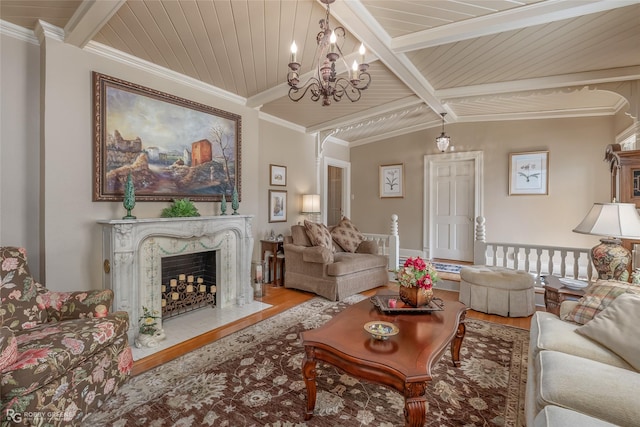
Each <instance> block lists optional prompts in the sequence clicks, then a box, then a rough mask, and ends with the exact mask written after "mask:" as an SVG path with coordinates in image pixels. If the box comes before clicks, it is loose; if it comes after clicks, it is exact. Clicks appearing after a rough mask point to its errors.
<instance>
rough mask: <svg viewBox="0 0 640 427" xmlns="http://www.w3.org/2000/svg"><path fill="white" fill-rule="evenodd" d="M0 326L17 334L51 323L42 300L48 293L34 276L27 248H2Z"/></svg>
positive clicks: (0, 251) (0, 262)
mask: <svg viewBox="0 0 640 427" xmlns="http://www.w3.org/2000/svg"><path fill="white" fill-rule="evenodd" d="M0 281H1V282H2V286H0V301H2V306H1V307H0V320H1V323H0V326H8V327H10V328H11V329H13V330H14V331H19V330H23V329H29V328H33V327H35V326H37V325H39V324H41V323H44V322H46V321H47V320H48V318H47V316H48V314H47V310H46V309H45V307H44V305H42V303H39V301H38V297H39V296H40V295H41V294H43V293H45V292H47V289H46V288H45V287H44V286H43V285H41V284H40V283H38V282H36V281H35V280H34V279H33V277H32V276H31V272H30V271H29V267H28V265H27V251H26V250H25V249H24V248H17V247H11V246H5V247H2V248H0Z"/></svg>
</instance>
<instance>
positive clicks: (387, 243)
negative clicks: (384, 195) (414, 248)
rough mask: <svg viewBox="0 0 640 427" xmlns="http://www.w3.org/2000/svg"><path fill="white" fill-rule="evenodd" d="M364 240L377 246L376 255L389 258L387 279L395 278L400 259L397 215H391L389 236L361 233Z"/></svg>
mask: <svg viewBox="0 0 640 427" xmlns="http://www.w3.org/2000/svg"><path fill="white" fill-rule="evenodd" d="M362 234H363V235H364V238H365V240H372V241H374V242H376V244H377V245H378V253H379V254H382V255H387V256H388V258H389V261H388V269H389V279H393V278H394V277H395V273H394V272H395V271H396V270H397V269H398V262H399V257H400V236H399V235H398V215H396V214H393V215H391V230H390V234H374V233H362Z"/></svg>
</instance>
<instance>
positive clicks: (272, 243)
mask: <svg viewBox="0 0 640 427" xmlns="http://www.w3.org/2000/svg"><path fill="white" fill-rule="evenodd" d="M283 245H284V242H283V241H282V240H260V248H261V250H262V258H261V259H262V263H263V264H264V262H265V261H266V259H265V256H264V255H265V253H266V252H267V251H270V252H271V253H272V254H273V256H272V257H271V260H270V261H269V277H270V278H271V283H273V284H274V285H275V286H279V284H280V282H284V278H283V277H281V280H280V281H278V280H277V278H276V257H277V256H278V251H281V250H283ZM283 273H284V270H283V271H281V273H280V274H281V276H282V274H283Z"/></svg>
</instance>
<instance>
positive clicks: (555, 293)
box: [544, 276, 584, 316]
mask: <svg viewBox="0 0 640 427" xmlns="http://www.w3.org/2000/svg"><path fill="white" fill-rule="evenodd" d="M583 295H584V290H582V289H569V288H567V287H566V286H564V285H563V284H562V282H560V280H559V278H558V277H556V276H545V285H544V306H545V308H546V309H547V311H548V312H549V313H553V314H555V315H557V316H559V315H560V304H562V301H566V300H571V301H577V300H579V299H580V298H582V296H583Z"/></svg>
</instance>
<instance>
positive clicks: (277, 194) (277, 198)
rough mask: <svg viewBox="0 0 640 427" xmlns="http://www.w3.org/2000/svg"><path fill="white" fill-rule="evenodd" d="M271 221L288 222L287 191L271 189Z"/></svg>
mask: <svg viewBox="0 0 640 427" xmlns="http://www.w3.org/2000/svg"><path fill="white" fill-rule="evenodd" d="M269 222H287V192H286V191H284V190H269Z"/></svg>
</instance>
